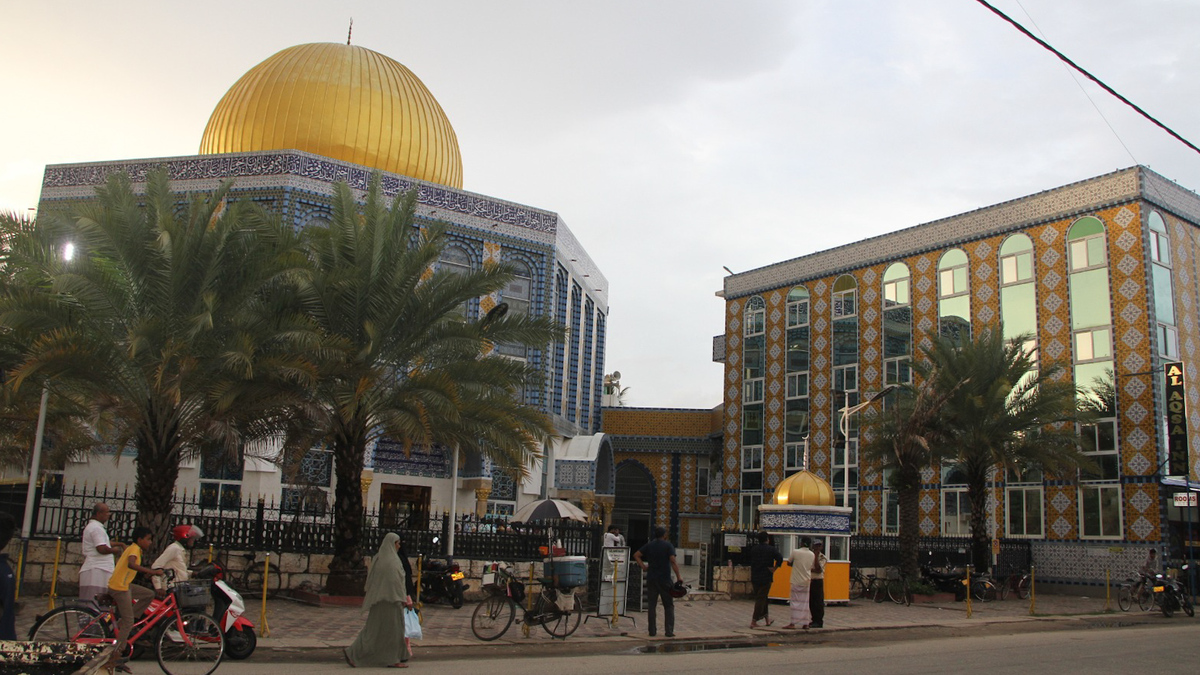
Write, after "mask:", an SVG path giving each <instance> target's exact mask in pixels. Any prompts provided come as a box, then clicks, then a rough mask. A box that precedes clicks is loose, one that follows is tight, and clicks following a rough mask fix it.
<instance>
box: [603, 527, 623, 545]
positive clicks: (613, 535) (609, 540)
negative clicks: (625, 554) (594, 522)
mask: <svg viewBox="0 0 1200 675" xmlns="http://www.w3.org/2000/svg"><path fill="white" fill-rule="evenodd" d="M624 545H625V537H624V536H622V535H621V528H619V527H617V526H616V525H609V526H608V532H605V533H604V546H605V547H606V548H619V547H621V546H624Z"/></svg>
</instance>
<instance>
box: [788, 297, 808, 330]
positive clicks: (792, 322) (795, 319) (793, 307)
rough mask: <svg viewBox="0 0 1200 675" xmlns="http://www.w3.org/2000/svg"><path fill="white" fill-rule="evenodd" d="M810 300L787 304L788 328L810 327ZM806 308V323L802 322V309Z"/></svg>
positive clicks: (804, 313)
mask: <svg viewBox="0 0 1200 675" xmlns="http://www.w3.org/2000/svg"><path fill="white" fill-rule="evenodd" d="M808 303H809V299H808V298H805V299H803V300H795V301H792V302H789V303H788V304H787V327H788V328H803V327H804V326H807V325H808V321H809V316H810V314H809V310H810V306H809V304H808ZM801 307H803V308H804V312H803V315H804V321H800V316H801V312H800V308H801Z"/></svg>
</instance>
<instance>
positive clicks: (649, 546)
mask: <svg viewBox="0 0 1200 675" xmlns="http://www.w3.org/2000/svg"><path fill="white" fill-rule="evenodd" d="M633 559H634V561H636V562H637V564H638V565H640V566H641V567H642V571H643V572H644V573H645V575H646V590H647V592H648V595H649V597H648V600H649V603H650V607H649V609H648V610H647V615H646V620H647V621H648V622H649V624H650V637H654V636H655V634H656V633H657V632H658V624H657V616H656V612H657V609H658V607H657V605H658V599H659V598H660V597H661V598H662V603H663V632H664V633H665V634H666V636H667V637H675V598H673V597H672V596H671V586H672V584H671V570H675V578H676V579H678V580H679V583H681V584H682V583H683V574H682V573H680V571H679V564H678V563H676V562H675V547H674V546H672V545H671V542H669V541H667V528H665V527H656V528H654V538H653V539H651V540H650V541H648V542H646V545H645V546H643V547H641V548H640V549H638V550H637V553H634V554H633ZM643 559H644V560H643Z"/></svg>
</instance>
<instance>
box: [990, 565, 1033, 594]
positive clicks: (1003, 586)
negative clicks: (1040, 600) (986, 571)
mask: <svg viewBox="0 0 1200 675" xmlns="http://www.w3.org/2000/svg"><path fill="white" fill-rule="evenodd" d="M1029 583H1030V577H1029V572H1025V573H1020V574H1009V575H1008V576H1005V577H1003V580H997V582H996V589H997V590H998V591H999V593H1000V599H1001V600H1007V599H1008V594H1009V593H1015V594H1016V596H1017V598H1018V599H1020V600H1024V599H1026V598H1028V597H1029Z"/></svg>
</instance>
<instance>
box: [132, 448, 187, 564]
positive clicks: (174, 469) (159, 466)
mask: <svg viewBox="0 0 1200 675" xmlns="http://www.w3.org/2000/svg"><path fill="white" fill-rule="evenodd" d="M136 447H137V451H138V456H137V459H135V460H134V463H135V464H136V465H137V472H136V476H137V478H136V480H137V482H136V487H135V489H134V492H135V494H136V495H137V497H136V499H135V502H136V503H137V508H138V516H137V524H138V525H140V526H144V527H148V528H150V532H151V533H153V535H154V542H155V545H156V548H158V549H159V550H161V549H162V547H163V546H165V545H166V544H167V543H169V542H170V536H169V534H170V531H171V505H172V504H173V503H174V500H175V481H176V480H177V479H178V478H179V460H178V458H177V457H178V454H179V453H178V449H176V448H164V447H162V446H161V445H155V444H151V443H149V442H148V441H146V440H145V439H139V440H138V443H137V446H136ZM172 454H174V455H175V456H176V459H175V460H174V461H170V460H169V459H168V458H169V457H170V456H171V455H172Z"/></svg>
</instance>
